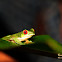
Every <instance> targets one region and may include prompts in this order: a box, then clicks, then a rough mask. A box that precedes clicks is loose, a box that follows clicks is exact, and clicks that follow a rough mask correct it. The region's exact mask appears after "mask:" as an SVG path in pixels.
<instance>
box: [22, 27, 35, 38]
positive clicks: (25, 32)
mask: <svg viewBox="0 0 62 62" xmlns="http://www.w3.org/2000/svg"><path fill="white" fill-rule="evenodd" d="M33 35H35V31H34V29H33V28H31V29H30V30H26V29H25V30H23V31H22V32H21V37H22V38H24V39H26V38H27V39H28V38H31V37H32V36H33Z"/></svg>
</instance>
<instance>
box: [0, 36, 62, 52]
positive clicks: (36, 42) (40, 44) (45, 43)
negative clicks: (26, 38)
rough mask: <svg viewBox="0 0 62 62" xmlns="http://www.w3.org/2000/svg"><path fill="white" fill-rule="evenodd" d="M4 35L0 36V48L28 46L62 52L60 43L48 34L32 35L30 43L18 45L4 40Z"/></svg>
mask: <svg viewBox="0 0 62 62" xmlns="http://www.w3.org/2000/svg"><path fill="white" fill-rule="evenodd" d="M5 39H7V38H6V37H3V38H0V50H5V49H11V48H14V47H19V46H22V47H28V48H31V49H35V50H40V51H47V52H52V53H62V44H60V43H59V42H58V41H56V40H54V39H52V38H51V37H50V36H49V35H38V36H33V37H32V38H31V40H32V41H33V43H32V44H25V45H24V46H23V44H22V45H18V44H16V43H13V42H9V41H6V40H5Z"/></svg>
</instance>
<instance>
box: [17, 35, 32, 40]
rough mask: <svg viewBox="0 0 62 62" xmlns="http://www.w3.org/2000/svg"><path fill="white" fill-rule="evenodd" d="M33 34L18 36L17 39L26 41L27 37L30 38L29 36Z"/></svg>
mask: <svg viewBox="0 0 62 62" xmlns="http://www.w3.org/2000/svg"><path fill="white" fill-rule="evenodd" d="M32 36H33V35H26V36H25V37H22V38H21V37H18V38H17V39H18V40H19V41H24V40H27V39H29V38H31V37H32Z"/></svg>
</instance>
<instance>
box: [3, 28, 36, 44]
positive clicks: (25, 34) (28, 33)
mask: <svg viewBox="0 0 62 62" xmlns="http://www.w3.org/2000/svg"><path fill="white" fill-rule="evenodd" d="M34 35H35V30H34V29H33V28H31V29H30V30H27V29H24V30H23V31H21V32H18V33H16V34H12V35H7V36H5V37H3V39H5V40H7V41H9V42H13V43H17V44H19V45H21V44H29V43H32V40H29V38H31V37H32V36H34Z"/></svg>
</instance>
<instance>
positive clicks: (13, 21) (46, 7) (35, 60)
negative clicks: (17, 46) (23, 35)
mask: <svg viewBox="0 0 62 62" xmlns="http://www.w3.org/2000/svg"><path fill="white" fill-rule="evenodd" d="M58 4H59V2H58V1H57V0H56V1H54V0H0V38H1V37H3V36H6V35H9V34H14V33H16V32H20V31H22V30H23V29H30V28H32V27H33V28H34V29H35V32H36V35H44V34H48V35H50V36H51V37H52V38H54V39H55V40H57V41H58V42H60V43H61V41H60V31H59V27H60V11H59V7H58V6H59V5H58ZM6 53H7V54H9V55H10V56H12V57H14V58H16V59H18V60H19V61H22V62H24V61H27V62H53V61H54V62H59V61H60V60H58V59H54V58H50V57H45V56H40V55H35V54H30V53H26V52H19V51H9V52H6Z"/></svg>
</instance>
